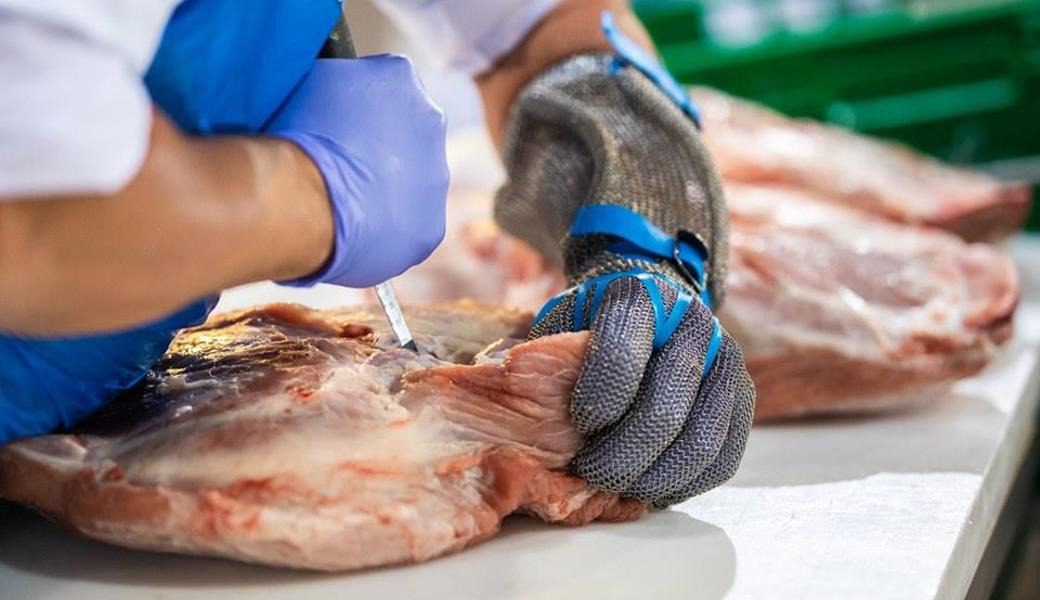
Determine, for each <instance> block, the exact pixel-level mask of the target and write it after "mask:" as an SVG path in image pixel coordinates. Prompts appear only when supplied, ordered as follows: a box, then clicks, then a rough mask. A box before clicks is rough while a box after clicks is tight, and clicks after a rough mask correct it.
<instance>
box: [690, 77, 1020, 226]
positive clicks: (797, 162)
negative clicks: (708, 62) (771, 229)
mask: <svg viewBox="0 0 1040 600" xmlns="http://www.w3.org/2000/svg"><path fill="white" fill-rule="evenodd" d="M692 92H693V96H694V98H695V99H696V100H697V102H698V104H700V107H701V111H702V113H703V114H704V118H705V121H706V122H705V127H704V133H705V142H706V143H707V145H708V147H709V148H710V149H711V153H712V156H713V157H714V159H715V161H716V164H717V165H718V167H719V171H720V172H721V173H722V176H723V178H724V179H727V180H729V181H738V182H745V183H749V182H750V183H759V184H781V185H784V186H788V187H798V188H802V189H805V190H807V191H810V192H812V193H814V194H815V195H817V196H818V197H820V198H825V199H826V200H828V201H830V202H834V203H838V204H842V205H846V206H852V207H856V208H859V209H861V210H864V211H867V212H871V213H874V214H878V215H881V216H884V217H886V218H889V219H892V220H896V221H900V222H904V223H910V224H927V225H933V226H937V227H941V228H943V229H948V230H950V231H953V232H954V233H956V234H958V235H960V236H961V237H964V238H965V239H968V240H973V241H975V240H983V241H985V240H994V239H998V238H1001V237H1005V236H1007V235H1010V234H1012V233H1014V232H1015V231H1016V230H1018V229H1019V228H1020V227H1021V225H1022V222H1023V221H1024V220H1025V217H1026V214H1027V213H1028V211H1029V200H1030V190H1029V187H1028V186H1026V185H1023V184H1004V183H1000V182H998V181H997V180H995V179H993V178H991V177H988V176H986V175H984V174H982V173H978V172H974V171H968V170H965V169H958V168H956V167H952V166H950V165H945V164H942V163H940V162H938V161H936V160H932V159H930V158H927V157H925V156H923V155H921V154H919V153H916V152H914V151H912V150H910V149H908V148H904V147H902V146H899V145H897V144H893V143H890V142H882V141H880V140H876V139H872V138H869V137H866V136H863V135H856V134H853V133H851V132H848V131H845V130H843V129H840V128H838V127H834V126H830V125H824V124H822V123H818V122H815V121H809V120H795V119H790V118H787V117H785V116H783V115H781V114H779V113H776V112H773V111H771V110H769V109H767V108H764V107H761V106H758V105H756V104H753V103H751V102H748V101H746V100H740V99H737V98H734V97H732V96H727V95H725V94H723V93H721V92H718V91H715V90H711V89H708V88H694V89H693V90H692Z"/></svg>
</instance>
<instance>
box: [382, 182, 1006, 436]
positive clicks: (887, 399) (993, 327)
mask: <svg viewBox="0 0 1040 600" xmlns="http://www.w3.org/2000/svg"><path fill="white" fill-rule="evenodd" d="M727 197H728V202H729V209H730V216H731V223H730V235H731V240H730V241H731V248H730V257H731V258H730V260H731V267H730V269H731V270H730V274H729V278H728V280H727V304H726V306H725V308H724V310H723V311H722V312H721V314H720V318H721V319H722V322H723V324H724V325H725V326H726V328H727V330H729V331H730V333H732V334H733V336H734V337H735V338H736V340H737V341H738V342H740V344H741V346H742V347H743V350H744V356H745V359H746V361H747V366H748V370H749V372H750V373H751V377H752V379H753V380H754V381H755V385H756V389H757V401H756V406H755V415H756V418H757V419H759V420H763V419H776V418H788V417H795V416H801V415H810V414H827V413H836V412H848V411H860V412H862V411H871V410H880V409H884V408H889V407H895V406H903V405H907V404H910V403H914V402H922V401H926V400H928V399H931V398H935V397H936V396H937V395H938V392H941V391H944V390H946V389H948V387H949V386H950V385H951V384H952V383H953V382H954V381H955V380H956V379H958V378H960V377H964V376H966V375H970V374H973V373H975V372H977V371H979V370H980V369H982V368H983V367H984V366H985V365H986V364H987V363H988V362H989V361H990V360H991V359H992V358H993V356H994V355H995V353H996V350H997V346H998V345H999V344H1000V343H1001V342H1003V341H1005V340H1006V339H1007V338H1008V337H1009V336H1010V334H1011V320H1012V316H1013V314H1014V309H1015V306H1016V303H1017V299H1018V279H1017V276H1016V272H1015V269H1014V265H1013V264H1012V263H1011V261H1010V260H1009V259H1008V258H1007V257H1005V256H1004V255H1002V254H1001V253H1000V252H999V251H997V250H996V249H994V248H992V247H990V246H986V245H982V244H966V243H965V242H963V241H961V240H960V239H958V238H957V237H955V236H953V235H950V234H948V233H945V232H942V231H939V230H936V229H930V228H923V227H913V226H908V225H903V224H900V223H894V222H891V221H888V220H885V219H882V218H880V217H877V216H872V215H869V214H866V213H864V212H861V211H858V210H853V209H848V208H843V207H840V206H837V205H836V203H834V202H829V201H826V200H821V199H819V198H818V197H816V196H811V195H809V194H807V193H805V192H803V191H798V190H792V189H782V188H776V187H759V186H747V185H739V184H732V183H731V184H728V185H727ZM490 202H491V200H490V196H488V195H483V196H480V195H466V196H458V197H455V198H453V199H452V206H453V207H455V208H456V209H457V210H458V208H457V207H459V206H460V205H479V204H484V205H487V204H490ZM487 212H488V211H487V210H478V209H476V208H474V207H473V206H469V207H468V208H463V209H461V210H458V212H457V214H460V215H482V214H486V213H487ZM452 228H453V231H452V233H450V234H449V235H448V236H447V238H446V240H445V242H444V244H443V245H442V247H441V248H440V249H439V250H438V251H437V252H435V253H434V255H433V257H432V258H431V259H430V260H429V261H427V262H426V263H424V264H423V265H420V266H419V267H418V268H416V269H413V270H412V271H410V272H409V273H408V274H406V276H405V277H403V278H401V280H400V281H399V282H398V286H397V287H398V291H399V292H400V293H401V295H402V298H403V299H405V301H410V302H420V301H423V300H448V299H451V298H457V297H459V296H460V295H471V296H474V297H476V298H478V299H479V300H481V301H483V302H489V303H495V304H498V303H503V302H507V301H509V302H517V301H520V302H522V306H523V308H526V309H528V310H537V309H538V308H539V307H540V306H541V305H542V304H543V303H544V302H545V300H546V299H547V298H548V297H549V296H550V295H551V294H552V293H554V292H555V291H558V290H560V289H562V288H563V287H564V285H563V278H562V276H561V275H560V274H559V273H558V272H555V271H553V270H552V269H550V268H549V267H547V266H546V264H545V263H544V262H543V261H542V260H541V259H540V257H538V256H537V255H536V254H534V253H533V252H532V251H531V250H530V249H529V248H526V247H525V246H524V245H523V244H522V243H521V242H519V241H517V240H514V239H511V238H507V237H506V236H504V235H502V234H500V233H498V234H497V236H498V237H499V238H501V239H498V240H495V239H494V238H495V236H496V234H495V233H494V232H495V231H496V230H495V229H494V225H493V224H490V223H488V222H486V221H484V222H480V221H478V222H477V223H476V224H475V223H458V222H456V223H454V224H453V225H452ZM473 232H478V233H479V235H473ZM489 247H492V248H495V249H496V252H492V253H488V252H487V248H489ZM445 281H447V282H450V286H449V285H440V282H445Z"/></svg>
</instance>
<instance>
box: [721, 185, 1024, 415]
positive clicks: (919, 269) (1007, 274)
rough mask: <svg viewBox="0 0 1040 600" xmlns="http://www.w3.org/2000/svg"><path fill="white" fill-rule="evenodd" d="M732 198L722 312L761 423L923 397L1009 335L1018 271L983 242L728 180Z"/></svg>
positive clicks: (980, 363) (982, 359)
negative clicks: (753, 390)
mask: <svg viewBox="0 0 1040 600" xmlns="http://www.w3.org/2000/svg"><path fill="white" fill-rule="evenodd" d="M727 200H728V202H729V211H730V218H731V239H730V268H731V271H730V274H729V277H728V278H727V280H726V283H727V294H728V296H727V304H726V306H725V308H724V309H723V311H722V313H721V314H720V318H721V319H722V322H723V323H724V325H725V326H726V328H727V330H729V332H730V333H731V334H733V336H734V338H736V340H737V341H738V342H740V344H741V347H742V348H743V350H744V356H745V358H746V360H747V366H748V371H749V372H750V373H751V376H752V379H753V380H754V381H755V385H756V386H757V388H758V402H757V405H756V417H758V418H759V419H765V418H778V417H791V416H798V415H803V414H819V413H833V412H844V411H863V410H872V409H880V408H884V407H887V406H894V405H903V404H907V403H909V402H913V401H915V400H924V399H927V398H929V397H930V396H933V395H934V394H930V393H929V392H936V391H941V390H943V389H945V388H946V387H947V386H948V385H949V384H950V383H952V382H953V381H954V380H955V379H957V378H960V377H964V376H967V375H971V374H973V373H976V372H978V371H979V370H981V369H982V368H983V367H984V366H985V365H986V364H987V363H988V362H989V361H990V359H991V358H992V357H993V356H994V354H995V351H996V348H997V346H998V345H999V344H1000V343H1002V342H1004V341H1005V340H1007V339H1008V338H1009V337H1010V335H1011V319H1012V316H1013V314H1014V309H1015V306H1016V304H1017V301H1018V278H1017V275H1016V272H1015V268H1014V265H1013V263H1012V262H1011V261H1010V260H1009V259H1008V258H1007V257H1005V256H1004V255H1002V254H1001V253H1000V252H999V251H997V250H996V249H994V248H992V247H991V246H986V245H983V244H966V243H964V242H963V241H961V240H960V239H958V238H957V237H955V236H953V235H950V234H948V233H945V232H942V231H938V230H934V229H926V228H922V227H911V226H907V225H902V224H898V223H892V222H890V221H886V220H884V219H881V218H879V217H873V216H870V215H866V214H863V213H861V212H860V211H856V210H851V209H846V208H842V207H839V206H835V205H834V204H833V203H828V202H826V201H821V200H818V199H817V198H816V197H813V196H810V195H808V194H806V193H805V192H802V191H797V190H789V189H780V188H763V187H754V186H740V185H734V184H731V185H729V186H728V187H727Z"/></svg>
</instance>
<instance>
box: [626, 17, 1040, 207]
mask: <svg viewBox="0 0 1040 600" xmlns="http://www.w3.org/2000/svg"><path fill="white" fill-rule="evenodd" d="M633 5H634V7H635V9H636V11H637V13H638V14H639V16H640V18H641V19H642V20H643V22H644V23H645V24H646V26H647V29H648V30H649V31H650V34H651V36H653V38H654V40H655V43H656V44H657V45H658V49H659V51H660V53H661V55H662V57H663V59H664V61H665V63H666V64H667V65H668V67H669V69H670V70H671V71H672V73H673V74H675V76H676V77H677V78H679V79H680V80H681V81H683V82H685V83H690V84H698V85H709V86H713V87H717V88H719V89H722V90H725V91H728V92H730V93H733V94H736V95H738V96H744V97H746V98H751V99H753V100H757V101H759V102H762V103H763V104H766V105H768V106H771V107H773V108H776V109H777V110H780V111H781V112H784V113H786V114H789V115H793V116H799V117H810V118H814V119H819V120H823V121H829V122H832V123H836V124H840V125H843V126H846V127H849V128H852V129H855V130H857V131H862V132H865V133H869V134H872V135H877V136H881V137H887V138H891V139H896V140H900V141H903V142H905V143H908V144H910V145H911V146H914V147H916V148H918V149H920V150H923V151H925V152H927V153H929V154H932V155H934V156H937V157H940V158H942V159H945V160H948V161H951V162H954V163H958V164H975V165H979V166H982V167H983V168H985V169H987V170H990V171H991V172H994V173H995V174H997V175H998V176H1001V177H1005V178H1014V179H1027V180H1030V181H1032V182H1033V184H1034V186H1035V185H1036V184H1037V183H1038V182H1040V0H988V1H987V0H917V1H913V0H902V1H900V0H873V1H869V2H868V1H864V0H775V1H774V0H636V1H635V2H633ZM1034 191H1036V190H1035V189H1034ZM1035 216H1036V214H1035V213H1034V217H1035ZM1031 223H1032V224H1035V220H1034V219H1031Z"/></svg>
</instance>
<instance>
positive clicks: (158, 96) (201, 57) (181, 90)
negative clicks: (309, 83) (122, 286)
mask: <svg viewBox="0 0 1040 600" xmlns="http://www.w3.org/2000/svg"><path fill="white" fill-rule="evenodd" d="M340 11H341V5H340V3H339V2H338V1H337V0H249V1H246V0H185V1H184V2H182V3H181V4H180V5H179V6H178V7H177V9H176V10H175V11H174V13H173V16H172V17H171V19H170V22H169V24H168V25H167V27H166V30H165V32H164V33H163V38H162V41H161V43H160V45H159V49H158V51H157V53H156V56H155V59H154V60H153V62H152V65H151V67H150V69H149V71H148V73H147V74H146V76H145V84H146V85H147V87H148V91H149V93H150V94H151V96H152V100H153V101H154V102H155V103H156V104H157V105H158V106H160V107H161V108H162V109H163V110H164V111H165V112H166V113H167V114H168V115H169V116H170V117H171V118H172V119H173V120H174V121H175V122H176V123H177V124H178V125H180V127H181V128H182V129H184V130H185V131H188V132H191V133H195V134H203V135H205V134H217V133H256V132H258V131H260V130H261V129H262V127H263V125H264V123H265V122H267V120H268V119H270V117H271V116H272V115H273V114H274V112H275V111H276V110H277V109H278V107H279V106H281V104H282V103H283V102H284V101H285V99H286V98H287V97H288V95H289V94H290V93H291V92H292V90H293V88H294V87H295V86H296V85H297V84H298V83H299V82H300V80H301V79H302V78H303V76H304V75H305V74H306V73H307V71H308V70H309V69H310V68H311V66H312V65H313V64H314V59H315V57H316V56H317V54H318V51H319V50H320V49H321V46H322V44H323V43H324V42H325V39H326V38H327V37H328V34H329V32H330V31H332V28H333V26H335V24H336V20H337V19H338V18H339V15H340ZM215 303H216V298H215V297H211V298H206V299H203V300H200V301H198V302H195V303H193V304H191V305H189V306H187V307H185V308H184V309H182V310H180V311H178V312H177V313H175V314H172V315H169V316H167V317H165V318H163V319H158V320H156V321H154V322H152V323H148V324H145V325H142V326H140V327H136V328H133V329H130V330H127V331H121V332H112V333H109V334H105V335H92V336H81V337H75V338H51V339H39V338H23V337H18V336H12V335H0V444H2V443H4V442H5V441H9V440H11V439H15V438H17V437H22V436H26V435H36V434H40V433H46V432H48V431H52V430H54V429H55V428H56V427H66V428H67V427H71V426H72V425H74V424H75V423H76V422H78V421H80V420H81V419H83V418H84V417H86V416H87V415H89V414H90V413H92V412H94V410H96V409H97V408H98V407H100V406H101V405H102V404H104V403H105V402H107V401H108V400H110V399H111V398H112V397H113V396H114V395H115V394H117V393H118V392H119V391H120V390H123V389H125V388H127V387H129V386H131V385H133V384H134V383H136V382H137V381H138V380H140V379H141V378H142V377H143V376H144V375H145V373H147V371H148V368H149V367H150V366H151V365H152V363H154V362H155V361H156V360H157V359H158V358H159V357H160V356H162V354H163V353H164V352H165V351H166V348H167V347H168V346H169V344H170V341H171V339H172V338H173V334H174V332H175V331H176V330H177V329H180V328H182V327H187V326H190V325H196V324H198V323H201V322H202V321H203V320H204V319H205V318H206V315H208V314H209V311H210V310H212V308H213V306H214V304H215Z"/></svg>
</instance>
